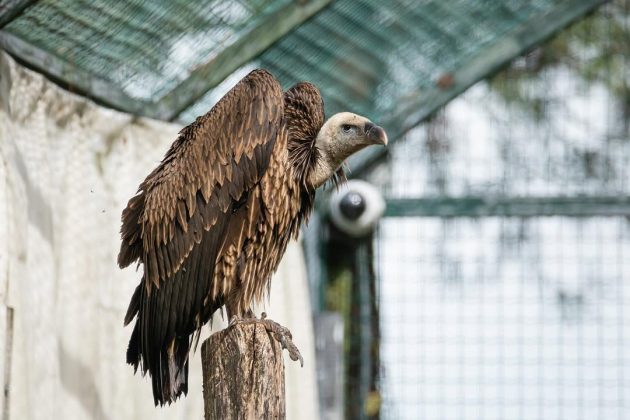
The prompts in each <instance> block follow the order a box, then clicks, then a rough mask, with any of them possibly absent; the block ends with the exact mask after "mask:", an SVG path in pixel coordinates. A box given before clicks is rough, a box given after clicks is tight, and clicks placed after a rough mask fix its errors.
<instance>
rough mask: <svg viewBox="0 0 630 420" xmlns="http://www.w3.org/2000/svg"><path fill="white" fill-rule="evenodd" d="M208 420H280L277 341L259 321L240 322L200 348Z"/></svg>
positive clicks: (281, 395) (281, 404)
mask: <svg viewBox="0 0 630 420" xmlns="http://www.w3.org/2000/svg"><path fill="white" fill-rule="evenodd" d="M201 363H202V366H203V401H204V412H205V418H206V420H224V419H284V418H285V399H284V398H285V395H284V363H283V360H282V348H281V346H280V343H279V342H278V341H277V340H275V339H274V338H272V337H271V336H270V335H269V334H268V333H267V330H266V329H265V326H264V325H262V324H260V323H255V322H254V323H239V324H236V325H233V326H231V327H229V328H227V329H225V330H222V331H219V332H216V333H214V334H212V335H211V336H210V337H209V338H208V339H207V340H205V341H204V342H203V344H202V346H201Z"/></svg>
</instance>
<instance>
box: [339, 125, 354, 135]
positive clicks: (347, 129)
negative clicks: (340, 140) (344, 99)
mask: <svg viewBox="0 0 630 420" xmlns="http://www.w3.org/2000/svg"><path fill="white" fill-rule="evenodd" d="M341 129H342V130H343V132H344V133H346V134H348V133H350V132H352V131H353V130H354V129H355V126H354V125H350V124H344V125H342V126H341Z"/></svg>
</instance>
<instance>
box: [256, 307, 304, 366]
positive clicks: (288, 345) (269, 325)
mask: <svg viewBox="0 0 630 420" xmlns="http://www.w3.org/2000/svg"><path fill="white" fill-rule="evenodd" d="M260 322H261V323H262V324H263V325H264V326H265V329H266V330H267V332H268V333H269V335H270V336H271V337H273V338H274V340H276V341H278V342H279V343H280V346H281V347H282V349H283V350H284V349H286V350H287V351H288V352H289V357H290V358H291V360H293V361H296V360H299V361H300V366H301V367H304V359H303V358H302V355H301V354H300V350H298V348H297V346H296V345H295V344H294V343H293V341H292V340H293V335H292V334H291V331H289V329H288V328H287V327H284V326H282V325H280V324H278V323H277V322H275V321H272V320H270V319H267V314H266V313H264V312H263V313H262V314H261V315H260Z"/></svg>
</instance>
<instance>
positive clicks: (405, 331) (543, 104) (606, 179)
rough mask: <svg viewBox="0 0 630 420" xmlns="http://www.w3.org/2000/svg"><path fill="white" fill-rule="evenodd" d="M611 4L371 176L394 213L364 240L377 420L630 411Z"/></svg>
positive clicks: (626, 250)
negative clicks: (480, 201)
mask: <svg viewBox="0 0 630 420" xmlns="http://www.w3.org/2000/svg"><path fill="white" fill-rule="evenodd" d="M629 6H630V3H629V2H627V1H626V0H621V1H616V2H613V4H611V5H609V6H608V7H606V8H604V9H603V10H602V11H600V12H598V13H597V14H595V15H594V16H592V17H590V18H589V19H587V20H585V21H584V22H581V23H579V24H577V25H575V26H574V27H572V28H571V29H570V30H568V31H566V32H564V33H562V34H561V35H560V36H559V37H557V38H556V39H554V40H552V41H551V42H550V43H548V44H546V45H545V46H543V47H541V48H539V49H537V50H534V51H532V52H531V53H530V54H528V55H527V56H525V57H522V58H520V59H517V60H515V61H514V62H513V63H512V64H511V65H510V67H509V68H508V69H506V70H504V71H503V72H501V73H500V74H498V75H497V76H495V77H494V78H493V79H491V80H489V81H487V82H482V83H480V84H478V85H476V86H475V87H474V88H472V89H471V90H470V91H468V92H467V93H466V94H464V95H463V96H462V97H460V98H458V99H456V100H455V101H453V102H452V103H451V104H449V105H448V106H447V107H446V108H445V109H444V110H443V111H441V112H440V113H438V114H437V115H436V116H434V117H433V118H432V119H431V120H429V121H428V122H426V123H425V124H423V125H422V126H420V127H418V128H417V129H416V130H414V131H412V132H410V133H409V134H408V135H407V137H406V139H405V140H404V141H403V142H401V143H400V144H397V145H396V146H395V147H394V149H393V151H392V153H391V155H390V160H389V162H387V163H386V164H382V165H381V166H382V167H381V168H380V169H378V170H376V171H374V174H373V175H372V176H371V178H372V181H373V182H375V183H377V184H380V185H381V186H382V187H383V188H384V189H385V190H386V191H387V195H388V196H389V197H390V198H397V199H398V200H399V202H402V203H405V202H406V201H405V200H407V199H409V201H408V203H410V204H409V206H410V207H409V208H408V209H406V213H405V214H404V215H403V214H395V211H393V210H390V211H389V217H386V218H385V219H384V220H383V221H382V222H381V224H380V227H379V229H378V232H377V234H376V236H375V240H374V244H375V248H376V250H377V252H376V257H375V263H376V266H377V279H378V284H379V289H378V290H379V291H378V303H379V308H380V320H381V324H380V329H381V342H380V349H381V352H380V354H381V356H380V358H381V377H380V392H381V393H382V398H383V406H382V409H381V417H382V418H385V419H440V420H441V419H458V420H461V419H506V418H518V419H554V418H566V419H569V418H570V419H589V420H592V419H619V420H621V419H626V418H628V417H629V416H630V408H629V406H628V402H629V401H630V381H629V380H628V375H629V374H630V363H629V360H628V355H629V353H628V350H627V344H628V340H630V325H629V323H628V322H627V321H628V311H627V310H626V309H625V307H626V306H628V305H629V304H630V289H629V288H628V286H627V285H626V283H627V281H628V280H629V279H630V262H629V261H630V223H629V221H628V220H629V219H628V217H627V216H628V214H630V208H629V207H628V206H626V207H625V209H623V210H622V211H621V212H619V211H617V210H615V211H612V210H611V209H610V207H608V205H607V204H606V201H605V200H604V199H605V198H606V197H615V198H617V199H621V198H623V197H627V196H628V193H629V192H630V185H629V183H628V169H627V168H628V161H629V159H630V132H629V129H628V124H627V115H628V111H627V110H628V105H627V103H628V102H627V101H628V98H629V97H630V94H629V93H630V91H629V90H628V88H627V86H628V82H627V80H628V79H627V69H628V55H627V54H626V52H625V50H626V49H627V45H628V44H629V41H630V30H629V25H628V20H627V12H628V9H629ZM383 174H385V175H386V176H384V177H383ZM474 197H482V198H485V200H486V201H485V202H486V203H487V202H491V201H492V200H494V199H500V200H503V202H505V203H507V204H506V206H505V207H504V208H503V210H502V213H501V214H497V212H496V209H495V210H493V208H492V207H488V208H481V215H480V214H478V213H477V212H478V211H480V208H479V207H476V208H470V207H467V205H466V203H467V202H468V201H467V200H470V199H471V198H474ZM558 197H560V198H567V197H568V198H571V197H572V198H574V200H573V201H572V204H570V205H568V204H567V205H563V204H549V203H550V202H552V201H553V200H555V199H556V198H558ZM417 198H420V199H422V200H424V201H422V200H421V201H414V199H417ZM439 199H448V200H450V202H451V203H452V207H451V208H450V209H449V211H448V214H446V213H445V212H444V208H443V207H441V206H439V205H434V206H432V205H433V204H432V203H434V201H432V200H439ZM516 200H529V201H528V203H530V205H531V206H533V207H532V208H530V210H528V214H527V215H526V216H524V215H523V214H521V213H520V210H519V209H518V208H517V207H510V205H509V203H510V201H516ZM581 201H584V203H586V202H587V201H588V202H590V203H594V205H593V206H592V207H589V209H588V210H584V207H583V204H582V203H581ZM626 201H627V200H626ZM597 203H599V204H597ZM414 205H424V206H426V207H425V208H424V209H422V211H418V210H417V209H416V210H414V208H413V207H412V206H414ZM537 206H538V207H537ZM568 206H572V207H571V208H569V207H568ZM576 207H577V208H576ZM537 208H538V209H539V210H540V213H539V214H538V215H536V209H537ZM532 209H534V210H532ZM580 209H582V210H584V211H583V212H582V213H580V217H575V216H570V215H571V214H575V212H576V211H579V210H580ZM414 212H415V214H417V216H414V215H413V214H414ZM532 213H533V214H532ZM420 215H422V217H421V216H420Z"/></svg>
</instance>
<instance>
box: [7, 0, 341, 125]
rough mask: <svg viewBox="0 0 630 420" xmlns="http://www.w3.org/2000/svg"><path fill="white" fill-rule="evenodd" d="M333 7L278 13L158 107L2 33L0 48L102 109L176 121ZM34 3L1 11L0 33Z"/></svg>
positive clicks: (317, 3) (303, 5)
mask: <svg viewBox="0 0 630 420" xmlns="http://www.w3.org/2000/svg"><path fill="white" fill-rule="evenodd" d="M331 1H332V0H300V1H295V2H291V3H289V4H287V5H286V6H284V7H282V8H280V9H279V10H277V11H276V12H274V13H272V14H271V15H269V16H268V17H266V18H265V19H264V20H262V21H261V22H260V24H258V25H257V26H255V27H253V28H252V29H251V30H249V31H248V32H247V33H245V34H243V35H242V36H241V37H240V38H239V39H238V41H236V42H235V43H234V44H232V45H231V46H229V47H228V48H226V49H225V50H223V51H222V52H221V53H219V54H218V55H217V56H216V57H214V58H213V59H212V60H210V61H208V62H207V63H205V64H203V65H201V66H199V67H198V68H197V69H196V70H194V71H193V72H192V73H191V75H190V76H189V77H188V78H187V79H186V80H184V81H183V82H182V83H180V84H179V85H178V86H176V87H175V88H174V89H172V90H171V91H170V92H169V93H167V94H166V95H164V96H163V97H162V98H160V99H159V100H158V101H157V102H147V101H142V100H138V99H134V98H132V97H130V96H128V95H127V94H126V93H125V92H124V91H123V90H122V89H121V88H120V87H118V86H115V85H113V84H112V83H111V82H109V81H106V80H103V79H99V78H96V77H94V76H93V75H91V74H88V73H86V72H83V71H80V70H79V69H77V68H76V67H75V66H73V65H72V63H68V62H66V61H64V60H62V59H61V58H59V57H57V56H55V55H53V54H50V53H48V52H46V51H43V50H41V49H39V48H37V47H34V46H32V45H30V44H28V43H26V42H24V41H22V40H20V39H19V38H17V37H14V36H12V35H11V34H9V33H7V32H4V31H0V47H2V48H4V49H5V50H6V51H8V52H9V53H11V54H12V55H14V56H16V57H18V59H19V60H21V61H24V62H25V63H27V64H28V65H30V66H31V67H34V68H35V69H37V70H38V71H40V72H42V73H44V74H46V75H48V76H49V77H51V78H52V79H54V80H57V81H60V82H61V84H62V85H69V87H70V89H71V90H73V91H75V92H78V93H81V94H83V95H85V96H87V97H89V98H91V99H93V100H95V101H96V102H98V103H101V104H104V105H107V106H109V107H112V108H115V109H119V110H121V111H125V112H130V113H133V114H137V115H143V116H146V117H151V118H158V119H162V120H175V119H176V118H177V116H178V115H179V114H181V113H182V112H183V111H184V110H185V109H186V108H188V107H189V106H190V105H192V104H193V103H194V102H195V101H196V100H197V99H199V98H200V97H202V96H203V95H204V94H205V93H206V92H208V91H209V90H210V89H211V88H213V87H214V86H216V85H217V84H219V83H220V82H221V81H223V80H224V79H225V78H226V77H227V76H228V75H230V74H231V73H232V72H234V71H235V70H237V69H238V68H239V67H241V66H243V65H244V64H246V63H248V62H250V61H251V60H253V59H254V58H256V57H257V56H258V55H259V54H260V53H262V52H263V51H264V50H265V49H267V48H268V47H269V46H271V45H272V44H273V43H274V42H276V41H277V40H278V39H280V38H282V37H283V36H284V35H286V34H287V33H289V32H290V31H291V30H293V29H294V28H296V27H297V26H299V25H300V24H302V23H303V22H304V21H306V20H307V19H308V18H310V17H312V16H313V15H315V14H316V13H317V12H319V11H320V10H322V9H323V8H324V7H325V6H327V5H328V4H329V3H330V2H331ZM35 2H36V0H21V1H20V0H18V1H14V2H12V3H10V6H11V7H10V8H9V9H8V10H6V11H5V10H0V12H2V14H1V15H0V27H1V26H3V25H6V24H7V23H8V22H10V21H11V20H12V19H13V18H15V17H17V16H18V15H19V14H20V13H22V12H23V11H24V10H25V9H26V8H27V7H28V6H30V5H31V4H34V3H35Z"/></svg>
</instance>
